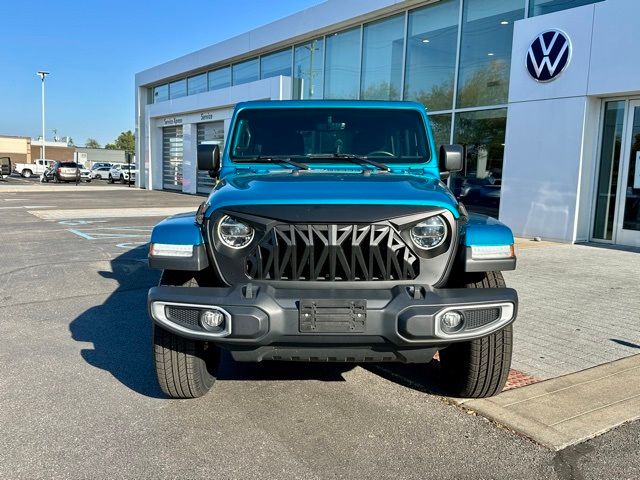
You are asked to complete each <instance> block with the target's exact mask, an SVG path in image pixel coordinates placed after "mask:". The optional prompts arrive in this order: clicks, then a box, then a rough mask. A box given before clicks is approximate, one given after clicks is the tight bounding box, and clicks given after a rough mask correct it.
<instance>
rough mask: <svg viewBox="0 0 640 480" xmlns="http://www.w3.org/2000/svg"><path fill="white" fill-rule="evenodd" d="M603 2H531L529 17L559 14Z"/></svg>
mask: <svg viewBox="0 0 640 480" xmlns="http://www.w3.org/2000/svg"><path fill="white" fill-rule="evenodd" d="M601 1H602V0H531V3H530V4H529V15H530V16H534V15H544V14H545V13H552V12H558V11H560V10H566V9H568V8H574V7H581V6H582V5H590V4H592V3H597V2H601Z"/></svg>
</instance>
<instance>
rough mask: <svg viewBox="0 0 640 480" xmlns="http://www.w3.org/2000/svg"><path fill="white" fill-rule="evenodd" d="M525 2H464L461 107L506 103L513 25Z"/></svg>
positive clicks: (499, 0)
mask: <svg viewBox="0 0 640 480" xmlns="http://www.w3.org/2000/svg"><path fill="white" fill-rule="evenodd" d="M524 2H525V0H492V1H491V2H487V1H486V0H465V2H464V12H463V22H462V43H461V47H460V48H461V50H460V75H459V78H458V107H461V108H463V107H478V106H483V105H499V104H504V103H507V99H508V94H509V74H510V72H509V70H510V68H511V46H512V38H513V22H515V21H516V20H520V19H521V18H523V17H524Z"/></svg>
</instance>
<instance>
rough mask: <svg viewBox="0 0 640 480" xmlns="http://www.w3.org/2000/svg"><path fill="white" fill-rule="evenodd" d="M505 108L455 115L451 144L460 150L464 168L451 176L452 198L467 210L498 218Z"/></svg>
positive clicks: (505, 121) (505, 117)
mask: <svg viewBox="0 0 640 480" xmlns="http://www.w3.org/2000/svg"><path fill="white" fill-rule="evenodd" d="M506 126H507V109H506V108H501V109H496V110H483V111H477V112H464V113H457V114H456V120H455V134H454V142H455V143H459V144H461V145H462V146H463V147H464V151H465V160H464V168H463V170H462V171H461V172H460V173H456V174H453V175H452V176H451V180H450V182H451V183H450V186H451V189H452V190H453V193H454V195H455V196H456V197H457V198H459V199H460V201H461V202H462V203H464V204H465V205H466V206H467V207H468V208H469V210H472V211H476V212H480V213H483V214H486V215H490V216H492V217H495V218H498V209H499V207H500V189H501V185H502V162H503V158H504V139H505V131H506Z"/></svg>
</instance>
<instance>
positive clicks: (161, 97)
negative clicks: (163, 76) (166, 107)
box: [153, 85, 169, 103]
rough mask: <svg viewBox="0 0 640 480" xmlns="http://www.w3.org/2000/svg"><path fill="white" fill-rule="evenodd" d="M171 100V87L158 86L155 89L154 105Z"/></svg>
mask: <svg viewBox="0 0 640 480" xmlns="http://www.w3.org/2000/svg"><path fill="white" fill-rule="evenodd" d="M166 100H169V85H158V86H157V87H154V88H153V103H158V102H164V101H166Z"/></svg>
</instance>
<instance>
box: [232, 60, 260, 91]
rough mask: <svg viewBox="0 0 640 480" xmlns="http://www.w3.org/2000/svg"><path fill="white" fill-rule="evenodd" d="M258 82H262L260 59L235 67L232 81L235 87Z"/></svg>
mask: <svg viewBox="0 0 640 480" xmlns="http://www.w3.org/2000/svg"><path fill="white" fill-rule="evenodd" d="M256 80H260V60H259V59H258V58H253V59H251V60H247V61H246V62H242V63H236V64H235V65H233V67H232V81H233V84H234V85H241V84H243V83H249V82H255V81H256Z"/></svg>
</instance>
